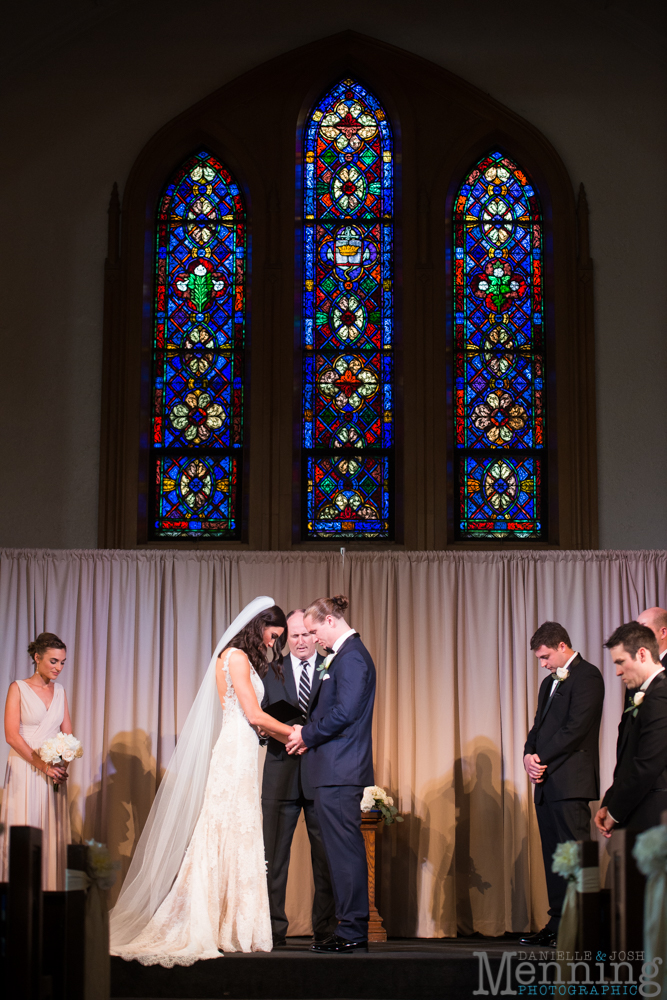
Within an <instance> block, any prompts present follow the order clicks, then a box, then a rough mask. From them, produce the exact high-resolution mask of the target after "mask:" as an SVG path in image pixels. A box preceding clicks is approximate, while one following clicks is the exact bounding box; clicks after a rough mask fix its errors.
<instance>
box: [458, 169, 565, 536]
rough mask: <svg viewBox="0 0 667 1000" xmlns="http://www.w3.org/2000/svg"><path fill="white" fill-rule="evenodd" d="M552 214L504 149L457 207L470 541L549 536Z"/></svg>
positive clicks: (462, 436) (462, 526)
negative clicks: (545, 239)
mask: <svg viewBox="0 0 667 1000" xmlns="http://www.w3.org/2000/svg"><path fill="white" fill-rule="evenodd" d="M542 256H543V247H542V214H541V210H540V203H539V198H538V195H537V192H536V191H535V189H534V188H533V186H532V183H531V181H530V179H529V178H528V177H527V176H526V174H525V173H524V172H523V171H522V170H521V169H520V168H519V166H518V165H517V164H516V163H514V162H513V161H512V160H511V159H509V158H508V157H507V156H505V154H504V153H501V152H493V153H491V154H490V155H489V156H485V157H484V158H483V159H482V160H480V162H479V163H478V164H477V165H476V167H475V168H474V170H472V171H471V172H470V174H469V175H468V176H467V177H466V179H465V181H464V183H463V184H462V186H461V188H460V190H459V192H458V196H457V199H456V202H455V206H454V258H455V261H454V262H455V269H454V286H455V304H454V309H455V341H454V389H455V412H454V426H455V460H456V474H457V494H456V495H457V510H456V515H455V516H456V523H457V528H458V531H457V534H458V537H459V538H460V539H474V538H478V539H485V538H487V539H493V538H501V539H502V538H507V539H510V538H514V539H541V538H544V537H545V496H546V488H545V487H546V483H545V479H546V437H545V413H544V325H543V318H544V309H543V280H542V276H543V266H542V263H543V262H542Z"/></svg>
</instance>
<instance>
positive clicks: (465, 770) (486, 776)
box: [0, 549, 667, 938]
mask: <svg viewBox="0 0 667 1000" xmlns="http://www.w3.org/2000/svg"><path fill="white" fill-rule="evenodd" d="M337 593H345V594H347V595H348V597H349V598H350V612H349V619H350V624H352V625H353V626H354V627H355V628H357V629H358V631H359V632H360V633H361V636H362V638H363V640H364V642H365V643H366V645H367V646H368V648H369V650H370V652H371V653H372V655H373V658H374V660H375V664H376V667H377V671H378V684H377V699H376V708H375V719H374V752H375V780H376V783H377V784H379V785H382V786H383V787H385V788H386V789H387V790H388V791H389V793H390V794H391V795H393V796H394V797H395V800H396V805H397V806H398V808H399V810H400V813H401V814H402V815H403V816H404V817H405V822H404V823H402V824H400V825H396V826H393V827H386V828H384V829H383V830H382V831H381V833H380V835H379V837H378V870H377V895H378V901H379V908H380V912H381V914H382V916H383V918H384V921H385V926H386V927H387V930H388V932H389V934H390V935H394V936H401V937H427V938H428V937H443V936H454V935H456V933H457V931H458V932H463V933H471V932H473V931H478V932H480V933H482V934H485V935H500V934H503V933H504V932H505V931H522V930H526V929H528V928H529V927H531V926H532V927H533V928H536V927H541V926H542V925H543V924H544V922H545V919H546V908H547V903H546V890H545V883H544V874H543V866H542V855H541V850H540V841H539V834H538V831H537V824H536V819H535V813H534V808H533V806H532V787H531V785H530V783H529V781H528V779H527V776H526V774H525V772H524V769H523V763H522V758H523V745H524V740H525V737H526V733H527V731H528V729H529V728H530V726H531V724H532V721H533V717H534V713H535V706H536V702H537V691H538V688H539V684H540V682H541V680H542V678H543V676H544V672H543V671H540V668H539V667H538V664H537V661H536V660H535V657H534V656H533V655H532V654H531V653H530V650H529V640H530V636H531V635H532V633H533V632H534V630H535V629H536V628H537V626H538V625H539V624H540V623H541V622H543V621H545V620H547V619H551V620H556V621H560V622H561V623H562V624H563V625H564V626H565V627H566V628H567V629H568V631H569V633H570V636H571V638H572V642H573V645H574V648H575V649H577V650H578V651H579V652H580V653H581V654H582V655H583V656H584V657H585V658H586V659H588V660H590V661H591V662H592V663H595V664H597V665H598V666H599V667H600V669H601V670H602V673H603V676H604V679H605V686H606V696H605V706H604V714H603V721H602V731H601V743H600V748H601V770H602V784H603V788H604V787H606V786H607V785H608V784H609V783H610V780H611V775H612V771H613V763H614V756H615V743H616V731H617V727H618V722H619V719H620V716H621V712H622V704H623V691H622V687H621V682H620V681H619V680H618V678H617V677H616V676H615V669H614V667H613V664H612V663H611V659H610V657H609V654H608V652H607V651H606V650H603V648H602V647H603V643H604V641H605V639H606V638H607V637H608V636H609V635H610V634H611V632H612V631H613V629H614V628H615V627H616V626H617V625H619V624H620V623H621V622H624V621H628V620H630V619H632V618H634V617H635V616H636V615H637V614H638V613H639V612H640V611H641V610H642V609H643V608H645V607H649V606H652V605H655V604H658V605H662V606H663V607H664V606H665V605H666V604H667V553H666V552H640V551H635V552H615V551H605V552H551V551H546V552H538V553H534V552H508V553H496V552H493V553H489V552H475V553H461V552H455V553H450V552H447V553H440V552H400V553H398V552H386V553H352V554H350V553H347V554H346V555H345V556H344V557H342V556H341V555H340V554H338V553H334V552H321V553H320V552H299V553H293V552H289V553H282V552H251V553H246V552H243V553H241V552H225V553H220V552H213V551H206V552H192V551H188V552H184V551H178V552H175V551H159V552H158V551H104V550H80V551H68V550H49V551H45V550H34V549H32V550H28V549H23V550H9V549H5V550H0V628H1V629H2V638H3V642H2V655H1V657H0V671H1V688H2V690H3V691H6V690H7V687H8V686H9V684H10V683H11V681H12V680H14V679H15V678H24V677H27V676H29V674H30V673H31V664H30V661H29V658H28V656H27V653H26V649H27V646H28V642H29V641H30V640H31V639H33V638H34V637H35V635H37V634H38V633H39V632H41V631H50V632H56V633H57V634H58V635H59V636H60V637H61V638H62V639H63V640H64V641H65V642H66V643H67V654H68V655H67V664H66V667H65V670H64V671H63V674H62V677H61V680H62V683H63V684H64V685H65V688H66V690H67V696H68V699H69V703H70V708H71V711H72V719H73V726H74V731H75V734H76V735H77V736H78V737H79V738H80V739H81V740H82V741H83V744H84V747H85V756H84V757H83V759H82V760H80V761H76V762H74V764H73V765H72V767H71V778H70V781H69V783H68V794H69V804H70V811H71V817H72V829H73V831H74V835H75V837H77V838H80V837H85V838H89V837H95V839H97V840H101V841H103V842H105V843H107V844H108V845H109V848H110V850H111V852H112V855H113V856H114V857H115V858H117V859H118V860H120V862H121V866H122V867H121V875H124V873H125V871H126V870H127V867H128V865H129V861H130V857H131V855H132V851H133V848H134V845H135V843H136V840H137V838H138V836H139V834H140V832H141V829H142V826H143V823H144V821H145V818H146V816H147V814H148V810H149V809H150V805H151V802H152V799H153V796H154V794H155V790H156V787H157V785H158V782H159V777H160V774H161V773H162V770H163V768H164V766H165V764H166V762H167V760H168V758H169V756H170V754H171V752H172V750H173V747H174V745H175V740H176V739H177V737H178V733H179V730H180V727H181V726H182V725H183V722H184V720H185V718H186V716H187V713H188V711H189V709H190V706H191V704H192V701H193V699H194V696H195V693H196V691H197V688H198V686H199V684H200V682H201V679H202V676H203V673H204V670H205V668H206V665H207V663H208V660H209V657H210V655H211V650H212V648H213V647H214V646H215V644H216V642H217V640H218V638H219V637H220V635H221V634H222V632H223V631H224V630H225V628H226V627H227V625H228V623H229V622H230V621H231V619H232V618H233V617H234V616H235V615H236V614H237V613H238V611H239V610H240V609H241V608H242V607H243V606H244V605H245V604H246V603H248V602H249V601H250V600H251V599H252V598H253V597H256V596H258V595H260V594H268V595H269V596H271V597H273V598H274V599H275V600H276V602H277V603H278V604H279V605H281V607H283V608H284V610H285V611H289V610H290V609H292V608H297V607H303V606H304V605H306V604H307V603H309V602H310V601H311V600H312V599H314V598H316V597H321V596H328V595H332V594H337ZM7 750H8V748H7V746H6V745H3V748H2V753H3V754H4V756H3V757H2V758H1V759H0V765H1V766H2V773H4V764H5V760H6V755H7ZM117 888H118V886H117V887H116V890H114V891H113V892H112V893H111V894H110V895H111V900H112V901H113V898H115V894H116V893H117ZM311 897H312V876H311V872H310V860H309V850H308V843H307V837H306V835H305V830H304V828H303V826H300V827H299V828H298V831H297V837H296V840H295V844H294V850H293V854H292V863H291V867H290V881H289V886H288V916H289V917H290V933H293V934H299V933H301V934H303V933H308V932H309V931H310V915H309V911H310V901H311Z"/></svg>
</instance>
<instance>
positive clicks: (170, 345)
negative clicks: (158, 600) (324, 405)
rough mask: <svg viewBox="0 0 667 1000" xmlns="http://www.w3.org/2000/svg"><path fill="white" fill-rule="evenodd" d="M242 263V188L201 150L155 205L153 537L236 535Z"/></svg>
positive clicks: (242, 340) (240, 435)
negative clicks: (156, 210)
mask: <svg viewBox="0 0 667 1000" xmlns="http://www.w3.org/2000/svg"><path fill="white" fill-rule="evenodd" d="M245 271H246V223H245V207H244V204H243V199H242V197H241V193H240V191H239V188H238V186H237V185H236V184H235V182H234V181H233V179H232V177H231V175H230V174H229V172H228V171H227V170H226V169H225V168H224V167H223V166H222V164H221V163H219V162H218V161H217V160H216V159H215V158H214V157H213V156H211V155H210V154H209V153H207V152H205V151H202V152H199V153H197V154H196V155H195V156H193V157H191V158H190V159H189V160H187V162H186V163H185V164H183V166H182V167H181V168H180V169H179V170H178V171H177V172H176V174H175V176H174V178H173V181H172V182H171V183H169V184H168V186H167V188H166V189H165V192H164V194H163V196H162V199H161V201H160V205H159V208H158V218H157V246H156V264H155V273H156V286H155V287H156V291H155V328H154V338H153V378H152V434H151V467H152V469H153V470H154V478H153V487H152V513H153V517H152V531H151V535H152V537H154V538H178V537H183V538H237V537H239V531H240V519H239V510H240V507H239V503H240V485H239V484H240V463H241V449H242V446H243V371H244V348H245ZM200 465H201V466H202V469H205V471H201V470H200V471H201V474H199V473H197V474H195V471H196V469H198V468H199V466H200ZM193 483H194V485H193ZM225 491H226V492H225Z"/></svg>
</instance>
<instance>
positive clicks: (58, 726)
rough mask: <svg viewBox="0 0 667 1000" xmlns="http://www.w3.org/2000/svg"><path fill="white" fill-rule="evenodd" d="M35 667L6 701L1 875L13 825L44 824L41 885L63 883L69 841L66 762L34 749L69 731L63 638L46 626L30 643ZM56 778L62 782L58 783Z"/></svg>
mask: <svg viewBox="0 0 667 1000" xmlns="http://www.w3.org/2000/svg"><path fill="white" fill-rule="evenodd" d="M28 653H29V654H30V656H31V657H32V659H33V661H34V665H35V672H34V674H33V675H32V677H29V678H28V680H26V681H18V680H17V681H14V682H13V683H12V684H10V685H9V691H8V692H7V703H6V706H5V739H6V740H7V742H8V743H9V745H10V747H11V750H10V751H9V760H8V761H7V771H6V774H5V790H4V793H3V796H2V810H1V812H0V821H1V822H2V824H3V825H2V827H0V829H2V830H4V832H3V833H1V834H0V881H2V882H7V881H8V880H9V829H10V827H12V826H35V827H39V828H40V829H41V830H42V888H43V889H48V890H54V889H60V890H62V889H64V888H65V869H66V868H67V845H68V844H69V843H70V825H69V810H68V807H67V786H66V784H65V782H66V781H67V765H66V764H59V765H57V766H54V765H53V764H51V765H49V764H46V763H45V762H44V761H43V760H42V759H41V757H40V756H39V754H38V753H36V751H37V750H38V749H39V748H40V747H41V746H42V744H43V743H44V741H45V740H47V739H49V737H51V736H55V735H56V733H57V732H59V731H60V732H63V733H71V732H72V723H71V721H70V716H69V709H68V707H67V697H66V695H65V689H64V687H63V686H62V684H57V683H56V678H57V677H58V676H59V675H60V671H61V670H62V669H63V667H64V666H65V657H66V656H67V648H66V646H65V643H64V642H62V640H61V639H59V638H58V636H57V635H53V633H51V632H42V634H41V635H38V636H37V638H36V639H35V640H34V642H31V643H30V645H29V646H28ZM54 782H55V784H57V785H58V788H54Z"/></svg>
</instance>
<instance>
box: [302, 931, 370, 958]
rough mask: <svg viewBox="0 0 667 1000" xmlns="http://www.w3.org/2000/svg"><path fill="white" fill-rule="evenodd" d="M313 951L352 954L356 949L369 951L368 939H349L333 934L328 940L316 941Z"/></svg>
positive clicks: (322, 953) (326, 953) (328, 953)
mask: <svg viewBox="0 0 667 1000" xmlns="http://www.w3.org/2000/svg"><path fill="white" fill-rule="evenodd" d="M310 950H311V951H316V952H317V953H318V954H320V955H331V954H337V955H351V954H352V953H353V952H355V951H366V952H367V951H368V941H348V940H347V938H342V937H339V936H338V934H332V935H331V937H329V938H327V939H326V941H316V942H315V944H314V945H312V947H311V949H310Z"/></svg>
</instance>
